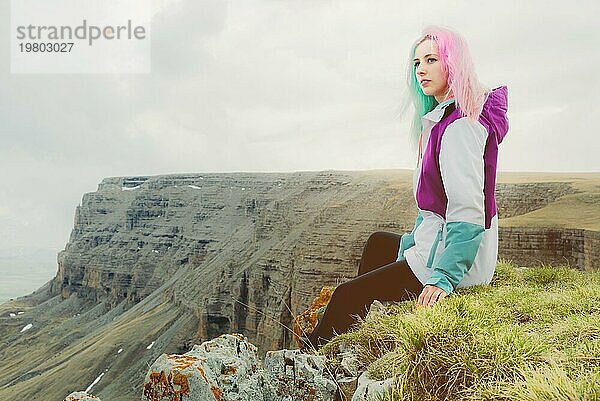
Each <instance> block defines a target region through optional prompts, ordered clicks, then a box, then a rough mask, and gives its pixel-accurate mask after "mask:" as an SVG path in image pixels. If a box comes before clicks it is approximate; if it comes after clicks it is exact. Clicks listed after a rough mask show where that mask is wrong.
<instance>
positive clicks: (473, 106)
mask: <svg viewBox="0 0 600 401" xmlns="http://www.w3.org/2000/svg"><path fill="white" fill-rule="evenodd" d="M427 39H432V40H434V41H435V42H436V43H437V45H438V50H439V56H440V63H441V68H442V71H443V73H444V74H445V76H446V79H447V80H448V86H449V90H450V91H452V94H453V95H454V99H455V102H456V106H457V108H458V109H459V112H460V114H461V116H462V117H468V118H470V119H473V120H478V119H479V115H480V114H481V110H482V109H483V104H484V103H485V100H486V98H487V95H488V94H489V92H490V89H489V88H488V87H486V86H484V85H482V84H481V83H480V82H479V80H478V79H477V74H476V73H475V67H474V65H473V61H472V59H471V54H470V52H469V47H468V46H467V43H466V42H465V40H464V39H463V38H462V36H460V35H459V34H458V33H457V32H454V31H451V30H450V29H447V28H443V27H440V26H435V25H430V26H427V27H425V28H424V29H423V32H422V34H421V36H420V37H419V38H418V39H417V40H416V41H415V42H414V43H413V45H412V46H411V48H410V55H409V59H408V65H407V69H406V71H407V84H408V96H407V99H405V104H404V107H403V110H402V111H403V112H405V111H406V109H407V108H408V106H409V105H410V104H411V103H412V104H413V105H414V107H415V114H414V118H413V121H412V125H411V130H410V132H411V135H410V137H411V144H412V145H413V147H416V145H417V142H418V140H419V135H420V133H421V130H422V129H423V125H422V123H421V117H423V116H424V115H425V114H427V113H428V112H430V111H431V110H433V109H434V108H435V107H436V106H437V105H438V102H437V100H436V99H435V97H433V96H428V95H425V94H424V93H423V91H422V89H421V86H420V85H419V82H418V80H417V77H416V74H415V67H414V65H413V61H412V60H413V58H414V56H415V50H416V48H417V46H418V45H419V44H420V43H421V42H423V41H425V40H427Z"/></svg>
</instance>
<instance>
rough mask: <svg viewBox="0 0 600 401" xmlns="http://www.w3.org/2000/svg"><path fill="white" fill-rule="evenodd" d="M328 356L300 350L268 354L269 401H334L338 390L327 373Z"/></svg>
mask: <svg viewBox="0 0 600 401" xmlns="http://www.w3.org/2000/svg"><path fill="white" fill-rule="evenodd" d="M324 369H325V357H324V356H320V355H308V354H304V353H302V352H301V351H300V350H286V349H284V350H279V351H269V352H267V355H266V356H265V370H266V377H267V378H268V380H269V381H270V383H271V384H272V386H271V387H270V391H271V392H270V393H269V397H268V399H269V400H277V401H295V400H311V401H331V400H333V397H334V395H335V392H336V390H337V386H336V384H335V382H334V381H333V380H332V379H331V376H330V375H329V374H328V372H326V371H325V370H324Z"/></svg>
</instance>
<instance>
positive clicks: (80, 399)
mask: <svg viewBox="0 0 600 401" xmlns="http://www.w3.org/2000/svg"><path fill="white" fill-rule="evenodd" d="M64 401H101V400H100V398H98V397H96V396H95V395H92V394H88V393H86V392H85V391H75V392H73V393H71V394H69V395H68V396H66V397H65V399H64Z"/></svg>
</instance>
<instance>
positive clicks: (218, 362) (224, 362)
mask: <svg viewBox="0 0 600 401" xmlns="http://www.w3.org/2000/svg"><path fill="white" fill-rule="evenodd" d="M263 375H264V372H263V370H262V369H261V368H260V362H259V360H258V359H257V348H256V347H255V346H254V345H252V344H251V343H249V342H248V341H247V340H246V338H245V337H244V336H242V335H240V334H233V335H231V334H224V335H222V336H220V337H218V338H216V339H214V340H211V341H207V342H204V343H202V345H195V346H194V347H193V348H192V350H191V351H189V352H187V353H185V354H184V355H167V354H163V355H161V356H160V357H159V358H158V359H157V360H156V361H155V362H154V364H153V365H152V366H151V367H150V371H149V372H148V374H147V376H146V380H145V384H144V390H143V398H142V399H143V400H144V401H167V400H168V401H181V400H183V399H186V400H187V399H192V400H202V401H205V400H206V401H213V400H214V401H230V400H231V401H233V400H236V401H259V400H263V399H264V396H263V389H264V376H263Z"/></svg>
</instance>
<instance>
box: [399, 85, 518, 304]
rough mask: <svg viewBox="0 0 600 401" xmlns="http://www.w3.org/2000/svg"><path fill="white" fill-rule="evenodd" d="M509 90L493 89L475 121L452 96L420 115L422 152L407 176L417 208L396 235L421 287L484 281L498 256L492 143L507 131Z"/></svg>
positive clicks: (453, 286)
mask: <svg viewBox="0 0 600 401" xmlns="http://www.w3.org/2000/svg"><path fill="white" fill-rule="evenodd" d="M507 109H508V89H507V88H506V86H501V87H498V88H495V89H493V90H492V91H491V92H490V94H489V95H488V98H487V100H486V102H485V104H484V106H483V111H482V112H481V116H480V117H479V120H478V121H477V122H475V121H472V120H470V119H468V118H467V117H461V116H460V114H459V111H458V110H457V109H456V107H455V103H454V99H449V100H446V101H444V102H442V103H440V104H438V105H437V106H436V107H435V109H433V110H432V111H430V112H429V113H427V114H425V115H424V116H423V117H422V121H423V131H422V135H423V143H424V144H426V145H425V150H424V152H423V158H422V159H421V160H419V162H418V164H417V168H416V170H415V173H414V176H413V192H414V195H415V201H416V202H417V207H418V208H419V213H418V215H417V219H416V221H415V227H414V228H413V230H412V232H410V233H407V234H404V235H403V236H402V238H401V240H400V248H399V250H398V258H397V261H401V260H406V262H407V263H408V265H409V266H410V268H411V270H412V271H413V273H414V274H415V276H416V277H417V278H418V279H419V281H420V282H421V283H422V284H423V285H428V284H429V285H434V286H436V287H439V288H441V289H443V290H444V291H446V293H447V294H450V293H451V292H453V291H454V289H456V288H460V287H468V286H471V285H476V284H488V283H489V282H490V281H491V280H492V276H493V275H494V270H495V268H496V261H497V256H498V215H497V208H496V198H495V195H494V191H495V188H496V163H497V160H498V144H499V143H500V142H502V139H504V137H505V136H506V133H507V132H508V118H507V116H506V112H507Z"/></svg>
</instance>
